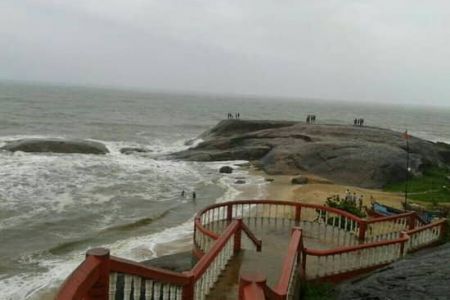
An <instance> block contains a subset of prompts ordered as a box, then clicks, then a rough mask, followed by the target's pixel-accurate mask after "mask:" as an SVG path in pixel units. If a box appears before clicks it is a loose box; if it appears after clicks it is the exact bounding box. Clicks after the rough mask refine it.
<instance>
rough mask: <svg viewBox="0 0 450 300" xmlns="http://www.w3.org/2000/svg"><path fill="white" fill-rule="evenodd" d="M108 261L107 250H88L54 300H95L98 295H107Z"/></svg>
mask: <svg viewBox="0 0 450 300" xmlns="http://www.w3.org/2000/svg"><path fill="white" fill-rule="evenodd" d="M108 261H109V251H108V250H106V249H102V248H97V249H91V250H89V251H88V252H87V253H86V259H85V260H84V261H83V262H82V263H81V264H80V265H79V266H78V268H76V269H75V271H74V272H73V273H72V274H71V275H70V276H69V277H68V278H67V279H66V281H65V282H64V284H63V286H62V287H61V289H60V290H59V293H58V295H57V296H56V299H58V300H78V299H95V298H96V296H97V295H98V294H106V295H107V293H108V290H107V289H108V278H107V277H106V276H105V273H106V272H108V271H107V270H108ZM105 269H106V272H105ZM108 275H109V274H108Z"/></svg>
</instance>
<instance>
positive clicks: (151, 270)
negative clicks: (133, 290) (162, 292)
mask: <svg viewBox="0 0 450 300" xmlns="http://www.w3.org/2000/svg"><path fill="white" fill-rule="evenodd" d="M110 271H111V272H118V273H125V274H129V275H135V276H139V277H143V278H146V279H157V280H158V281H161V282H163V283H171V284H175V285H186V284H188V283H189V282H190V281H189V276H187V275H186V274H183V273H179V272H173V271H169V270H166V269H161V268H158V267H151V266H146V265H143V264H141V263H138V262H135V261H132V260H128V259H124V258H119V257H111V260H110Z"/></svg>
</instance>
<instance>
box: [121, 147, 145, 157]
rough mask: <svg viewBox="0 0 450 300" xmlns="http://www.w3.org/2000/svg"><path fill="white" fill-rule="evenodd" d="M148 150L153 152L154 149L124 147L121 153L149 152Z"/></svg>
mask: <svg viewBox="0 0 450 300" xmlns="http://www.w3.org/2000/svg"><path fill="white" fill-rule="evenodd" d="M148 152H152V150H148V149H144V148H132V147H130V148H122V149H120V153H122V154H126V155H129V154H133V153H148Z"/></svg>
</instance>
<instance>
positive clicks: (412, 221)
mask: <svg viewBox="0 0 450 300" xmlns="http://www.w3.org/2000/svg"><path fill="white" fill-rule="evenodd" d="M415 219H416V214H415V213H414V214H411V215H410V216H409V218H408V229H409V230H411V229H414V227H415Z"/></svg>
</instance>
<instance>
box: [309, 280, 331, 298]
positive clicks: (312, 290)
mask: <svg viewBox="0 0 450 300" xmlns="http://www.w3.org/2000/svg"><path fill="white" fill-rule="evenodd" d="M301 291H302V293H301V294H302V296H301V299H304V300H333V299H335V298H336V290H335V288H334V286H333V285H332V284H330V283H316V282H307V283H305V284H304V285H303V286H302V290H301Z"/></svg>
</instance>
